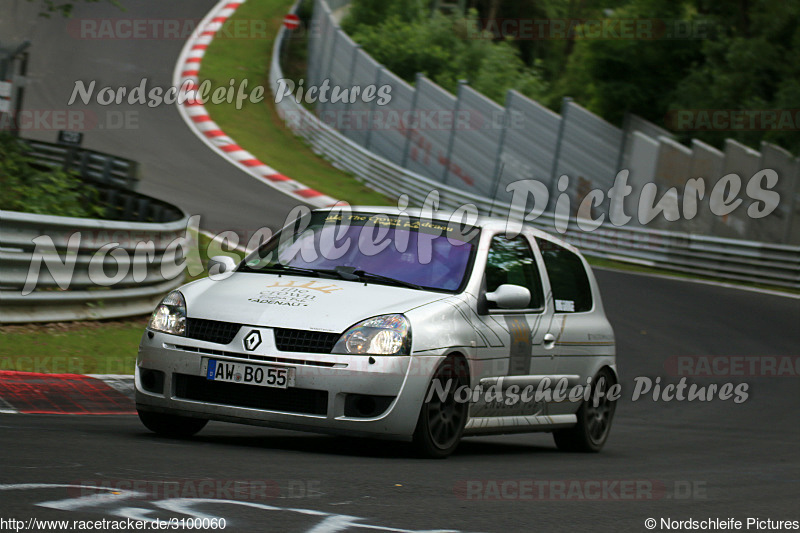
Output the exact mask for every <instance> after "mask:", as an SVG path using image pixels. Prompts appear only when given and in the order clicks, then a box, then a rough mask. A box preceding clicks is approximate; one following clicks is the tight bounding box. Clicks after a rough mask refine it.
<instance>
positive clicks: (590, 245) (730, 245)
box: [269, 2, 800, 289]
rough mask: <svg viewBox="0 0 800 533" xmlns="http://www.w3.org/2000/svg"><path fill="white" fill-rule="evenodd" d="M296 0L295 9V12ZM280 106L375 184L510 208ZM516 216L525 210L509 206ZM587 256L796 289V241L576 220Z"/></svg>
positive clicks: (451, 203)
mask: <svg viewBox="0 0 800 533" xmlns="http://www.w3.org/2000/svg"><path fill="white" fill-rule="evenodd" d="M298 5H299V2H297V3H295V5H294V6H293V8H292V12H293V13H295V12H296V11H297V8H298ZM286 32H287V30H286V29H285V28H283V27H281V29H280V31H279V33H278V36H277V38H276V39H275V45H274V47H273V50H272V60H271V64H270V73H269V74H270V75H269V81H270V86H271V88H272V91H273V93H274V92H275V91H276V88H277V80H279V79H281V78H284V75H283V71H282V69H281V65H280V57H281V47H282V46H283V43H284V39H285V37H286ZM277 108H278V113H279V114H280V115H281V117H282V118H284V120H286V123H287V125H288V127H289V128H291V129H292V130H293V131H294V132H295V134H297V135H299V136H301V137H303V138H304V139H305V140H306V141H307V142H308V143H309V144H310V145H311V147H312V149H313V150H314V152H315V153H317V154H319V155H321V156H323V157H325V158H326V159H328V160H329V161H330V162H331V163H332V164H333V165H334V166H336V167H338V168H340V169H343V170H346V171H349V172H352V173H353V174H355V175H356V176H357V178H358V179H359V180H361V181H363V182H364V183H366V184H367V185H369V186H370V187H372V188H373V189H375V190H377V191H380V192H382V193H384V194H387V195H389V196H391V197H397V196H398V195H400V194H407V195H408V196H409V198H410V199H411V202H412V203H416V204H417V205H421V204H422V202H423V201H424V200H425V198H426V197H427V195H428V194H429V192H430V191H433V190H437V191H439V194H440V206H441V207H445V208H450V209H456V208H458V207H459V206H462V205H465V204H474V205H475V206H476V207H477V208H478V210H479V211H480V212H482V213H485V214H488V213H495V214H497V213H501V212H503V211H504V210H505V212H506V213H508V212H509V209H510V207H509V205H508V204H500V203H497V204H494V203H493V201H492V200H491V199H489V198H485V197H480V196H476V195H472V194H469V193H466V192H464V191H462V190H459V189H457V188H454V187H450V186H447V185H443V184H441V183H439V182H436V181H433V180H431V179H428V178H426V177H424V176H421V175H419V174H417V173H414V172H411V171H409V170H407V169H404V168H402V167H400V166H398V165H396V164H394V163H392V162H390V161H388V160H386V159H384V158H382V157H380V156H378V155H376V154H374V153H372V152H370V151H368V150H365V149H364V148H362V147H361V146H359V145H358V144H356V143H355V142H353V141H351V140H349V139H347V138H346V137H344V136H343V135H342V134H340V133H339V132H338V131H336V130H334V129H333V128H331V127H329V126H328V125H326V124H324V123H323V122H321V121H320V120H318V119H317V117H316V116H315V115H314V114H313V113H311V112H309V111H308V110H306V109H305V108H304V107H303V106H302V105H300V104H298V103H297V102H296V101H295V100H294V99H293V98H283V99H282V100H281V101H280V103H279V104H277ZM510 214H511V215H512V216H513V217H515V218H517V219H519V218H521V217H522V216H523V215H524V213H522V212H520V211H518V210H517V211H513V210H512V212H511V213H510ZM556 221H560V222H562V223H563V222H564V220H563V219H562V218H560V217H558V216H556V215H553V214H547V213H544V214H542V215H540V216H539V217H538V218H537V219H536V220H534V221H533V222H531V224H532V225H534V226H536V227H539V228H540V229H543V230H545V231H549V232H553V230H554V228H555V227H556ZM562 237H563V238H565V239H566V240H567V241H568V242H571V243H573V244H575V245H577V246H579V247H580V248H581V249H582V250H583V251H584V252H585V253H586V254H587V255H591V256H596V257H604V258H609V259H614V260H619V261H625V262H629V263H637V264H644V265H647V266H653V267H658V268H663V269H666V270H672V271H678V272H687V273H691V274H696V275H704V276H711V277H714V278H718V279H722V280H731V281H740V282H748V283H759V284H766V285H771V286H778V287H786V288H793V289H800V246H792V245H780V244H767V243H761V242H755V241H744V240H736V239H725V238H717V237H708V236H700V235H694V234H690V233H683V232H670V231H663V230H651V229H643V228H632V227H631V228H628V227H617V226H613V225H610V224H604V225H602V226H600V227H599V228H598V229H596V230H594V231H590V232H584V231H580V230H579V229H578V228H576V227H575V221H574V220H573V221H572V222H571V223H570V224H569V229H568V230H567V231H566V233H565V234H564V235H562Z"/></svg>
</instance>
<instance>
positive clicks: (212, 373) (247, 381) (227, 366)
mask: <svg viewBox="0 0 800 533" xmlns="http://www.w3.org/2000/svg"><path fill="white" fill-rule="evenodd" d="M206 379H209V380H211V381H224V382H227V383H242V384H244V385H258V386H260V387H277V388H279V389H285V388H287V387H293V386H294V368H289V367H284V366H265V365H251V364H247V363H234V362H232V361H218V360H216V359H208V362H207V366H206Z"/></svg>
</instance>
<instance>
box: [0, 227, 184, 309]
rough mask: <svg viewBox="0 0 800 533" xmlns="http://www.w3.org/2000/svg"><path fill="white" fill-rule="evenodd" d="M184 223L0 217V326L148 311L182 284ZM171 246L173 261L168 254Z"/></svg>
mask: <svg viewBox="0 0 800 533" xmlns="http://www.w3.org/2000/svg"><path fill="white" fill-rule="evenodd" d="M187 220H188V219H187V218H186V217H183V218H181V219H179V220H176V221H173V222H169V223H162V224H154V223H131V222H118V221H106V220H95V219H86V218H73V217H57V216H47V215H34V214H29V213H18V212H14V211H0V323H25V322H53V321H63V320H81V319H101V318H117V317H124V316H135V315H141V314H146V313H149V312H150V311H152V310H153V309H154V308H155V306H156V305H157V304H158V302H159V301H160V300H161V298H163V296H164V295H165V294H166V293H168V292H169V291H170V290H172V289H174V288H175V287H177V286H179V285H181V284H182V283H183V279H184V269H183V268H180V267H175V266H173V265H174V264H176V263H177V264H181V263H182V261H183V258H182V256H181V252H180V247H176V244H175V243H176V241H177V239H181V238H185V231H186V227H187ZM176 248H177V251H178V254H177V257H175V256H174V254H173V252H174V251H175V249H176Z"/></svg>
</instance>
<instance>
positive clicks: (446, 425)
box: [414, 357, 469, 459]
mask: <svg viewBox="0 0 800 533" xmlns="http://www.w3.org/2000/svg"><path fill="white" fill-rule="evenodd" d="M437 380H439V382H440V384H441V388H442V390H445V391H446V394H445V395H444V397H443V398H440V397H439V394H438V393H437V392H434V393H433V394H432V395H431V392H432V389H433V384H434V383H435V382H436V381H437ZM450 380H452V382H451V386H450V388H449V389H447V382H448V381H450ZM462 386H467V387H469V370H468V367H467V362H466V361H465V360H464V359H462V358H460V357H448V358H447V359H445V360H444V361H443V362H442V364H441V365H439V368H438V369H437V370H436V373H435V374H434V375H433V378H431V382H430V384H429V385H428V390H427V393H426V395H425V400H427V399H428V397H429V396H430V401H425V400H423V404H422V408H421V409H420V413H419V419H418V420H417V428H416V430H415V431H414V447H415V448H416V450H417V452H418V453H419V454H420V455H422V456H423V457H430V458H435V459H443V458H445V457H447V456H448V455H450V454H451V453H453V452H454V451H455V449H456V448H457V447H458V443H459V442H460V441H461V436H462V435H463V434H464V426H465V425H466V423H467V414H468V413H469V404H468V403H467V402H458V401H456V399H455V396H456V391H457V390H459V388H460V387H462Z"/></svg>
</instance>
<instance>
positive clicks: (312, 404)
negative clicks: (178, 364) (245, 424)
mask: <svg viewBox="0 0 800 533" xmlns="http://www.w3.org/2000/svg"><path fill="white" fill-rule="evenodd" d="M175 395H176V396H177V397H178V398H184V399H187V400H195V401H198V402H209V403H215V404H219V405H231V406H234V407H250V408H253V409H268V410H270V411H283V412H287V413H302V414H309V415H326V414H328V393H327V392H326V391H322V390H314V389H298V388H288V389H276V388H271V387H259V386H257V385H243V384H240V383H226V382H224V381H211V380H208V379H206V378H205V377H201V376H187V375H185V374H176V375H175Z"/></svg>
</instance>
